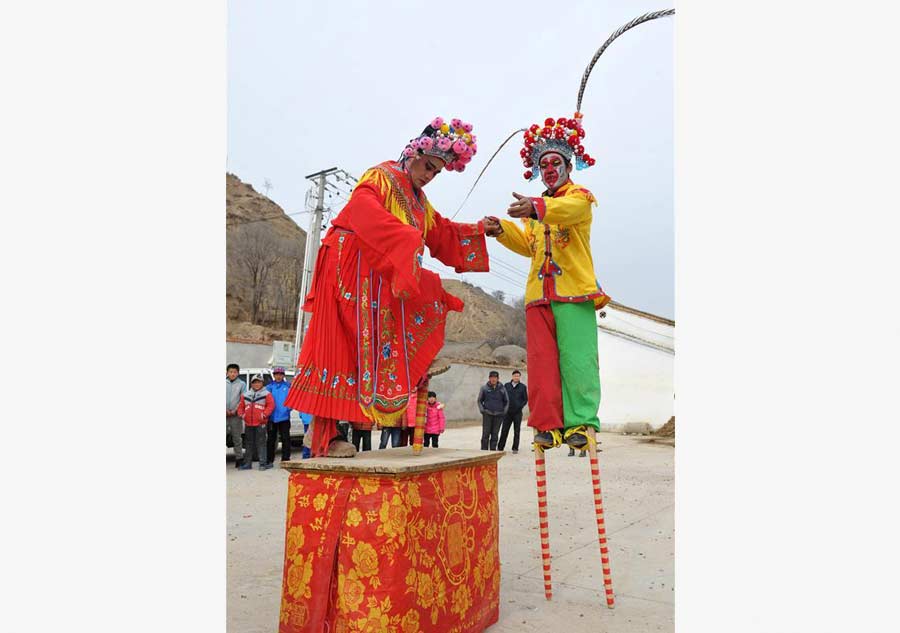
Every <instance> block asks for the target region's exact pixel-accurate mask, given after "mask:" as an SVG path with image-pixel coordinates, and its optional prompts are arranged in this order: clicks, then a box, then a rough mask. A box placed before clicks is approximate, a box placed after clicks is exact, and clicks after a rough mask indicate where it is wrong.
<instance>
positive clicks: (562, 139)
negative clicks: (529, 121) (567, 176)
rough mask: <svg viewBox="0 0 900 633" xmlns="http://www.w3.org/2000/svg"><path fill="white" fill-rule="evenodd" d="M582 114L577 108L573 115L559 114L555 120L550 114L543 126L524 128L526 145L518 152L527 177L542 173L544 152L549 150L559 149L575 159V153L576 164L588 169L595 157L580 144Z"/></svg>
mask: <svg viewBox="0 0 900 633" xmlns="http://www.w3.org/2000/svg"><path fill="white" fill-rule="evenodd" d="M581 119H582V114H581V113H580V112H576V113H575V116H573V117H572V118H571V119H567V118H565V117H560V118H558V119H556V120H554V119H551V118H548V119H546V120H545V121H544V127H543V128H542V127H541V126H539V125H538V124H536V123H535V124H534V125H532V126H531V127H530V128H528V129H527V130H525V134H524V139H525V147H523V148H522V150H521V151H520V152H519V156H521V157H522V164H523V165H525V167H527V168H528V171H526V172H525V174H524V176H525V180H534V179H535V178H537V177H538V176H540V175H541V171H540V166H539V163H540V161H541V156H543V155H544V154H546V153H547V152H556V153H558V154H561V155H562V156H565V157H566V160H572V156H573V155H574V156H575V168H576V169H578V170H581V169H587V168H588V167H590V166H592V165H593V164H594V163H595V162H596V161H595V160H594V159H593V158H591V157H590V156H588V155H587V154H586V153H585V151H584V146H583V145H582V144H581V142H582V139H583V138H584V136H585V134H584V127H582V125H581Z"/></svg>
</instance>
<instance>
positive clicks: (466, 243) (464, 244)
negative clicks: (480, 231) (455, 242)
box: [459, 238, 472, 246]
mask: <svg viewBox="0 0 900 633" xmlns="http://www.w3.org/2000/svg"><path fill="white" fill-rule="evenodd" d="M459 243H460V244H462V245H463V246H468V245H469V244H471V243H472V240H470V239H469V238H464V239H461V240H460V241H459Z"/></svg>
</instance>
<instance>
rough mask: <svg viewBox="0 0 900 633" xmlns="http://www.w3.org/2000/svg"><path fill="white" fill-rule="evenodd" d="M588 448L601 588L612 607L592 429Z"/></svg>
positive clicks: (607, 547) (597, 463)
mask: <svg viewBox="0 0 900 633" xmlns="http://www.w3.org/2000/svg"><path fill="white" fill-rule="evenodd" d="M588 438H589V441H588V450H589V451H590V454H591V480H592V482H593V484H594V510H595V511H596V513H597V536H598V539H599V541H600V562H601V564H602V565H603V589H604V590H605V591H606V606H608V607H609V608H610V609H612V608H613V607H614V606H615V598H614V596H613V588H612V573H611V572H610V570H609V545H608V544H607V542H606V522H605V521H604V519H603V499H602V497H601V496H600V462H599V460H598V459H597V438H596V437H595V436H594V429H592V428H589V430H588Z"/></svg>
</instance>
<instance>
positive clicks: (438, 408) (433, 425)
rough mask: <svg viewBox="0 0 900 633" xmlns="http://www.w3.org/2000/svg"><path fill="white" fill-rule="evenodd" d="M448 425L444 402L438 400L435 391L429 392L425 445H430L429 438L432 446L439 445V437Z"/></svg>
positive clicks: (426, 410)
mask: <svg viewBox="0 0 900 633" xmlns="http://www.w3.org/2000/svg"><path fill="white" fill-rule="evenodd" d="M446 427H447V419H446V417H445V416H444V404H443V403H442V402H438V400H437V394H436V393H435V392H433V391H429V392H428V408H427V409H425V446H428V442H429V440H430V441H431V447H432V448H437V447H438V438H439V437H440V435H441V433H443V432H444V429H445V428H446Z"/></svg>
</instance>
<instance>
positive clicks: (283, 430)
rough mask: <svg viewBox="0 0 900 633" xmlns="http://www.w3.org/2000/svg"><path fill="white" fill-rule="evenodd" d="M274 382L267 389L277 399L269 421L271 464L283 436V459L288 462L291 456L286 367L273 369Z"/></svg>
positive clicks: (268, 449)
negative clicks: (286, 403) (276, 445)
mask: <svg viewBox="0 0 900 633" xmlns="http://www.w3.org/2000/svg"><path fill="white" fill-rule="evenodd" d="M272 378H274V380H273V382H270V383H269V384H268V386H266V389H268V390H269V393H271V394H272V399H273V400H274V401H275V410H274V411H272V415H271V416H269V422H268V426H269V428H268V446H267V450H266V455H268V456H269V464H270V465H271V464H272V462H274V461H275V442H276V441H277V439H278V438H279V437H280V438H281V461H283V462H286V461H288V460H289V459H290V458H291V410H290V408H288V407H286V406H284V399H285V398H287V394H288V390H289V389H290V385H289V384H288V383H287V382H286V381H285V379H284V367H276V368H274V369H273V370H272Z"/></svg>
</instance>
